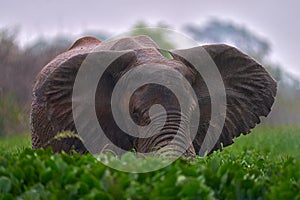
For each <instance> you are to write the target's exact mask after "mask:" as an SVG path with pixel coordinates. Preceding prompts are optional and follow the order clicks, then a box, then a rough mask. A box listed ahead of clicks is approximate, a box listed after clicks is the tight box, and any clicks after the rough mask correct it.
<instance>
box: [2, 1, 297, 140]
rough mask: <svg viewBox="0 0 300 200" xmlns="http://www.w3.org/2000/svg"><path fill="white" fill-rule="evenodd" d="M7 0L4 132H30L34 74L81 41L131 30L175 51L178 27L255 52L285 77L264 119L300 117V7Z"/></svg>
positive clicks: (287, 4) (275, 74)
mask: <svg viewBox="0 0 300 200" xmlns="http://www.w3.org/2000/svg"><path fill="white" fill-rule="evenodd" d="M182 2H183V1H171V0H165V1H157V0H155V1H147V2H146V1H137V0H127V1H117V0H110V1H96V0H92V1H80V0H72V1H71V0H64V1H58V0H51V1H44V0H27V1H16V0H10V1H2V0H0V3H1V7H0V136H1V135H7V134H15V133H23V132H28V131H29V128H28V127H29V126H28V124H29V111H30V103H31V91H32V86H33V84H34V79H35V77H36V75H37V73H38V72H39V71H40V70H41V68H42V67H43V66H44V65H45V64H46V63H47V62H49V61H50V60H51V59H53V58H54V57H55V56H56V55H58V54H59V53H61V52H62V51H64V50H66V49H67V48H68V47H69V46H70V45H71V44H72V43H73V42H74V41H75V40H76V39H77V38H79V37H82V36H85V35H92V36H95V37H97V38H99V39H101V40H105V39H107V38H110V37H112V36H114V35H117V34H120V33H122V32H126V31H130V30H131V31H132V34H139V33H140V34H149V35H151V36H153V37H155V38H156V40H159V42H165V44H168V45H169V46H168V47H170V48H172V47H176V45H175V44H174V41H170V40H169V39H168V38H165V37H164V34H163V33H161V32H155V31H154V32H146V33H145V32H137V31H134V30H132V29H133V28H143V27H147V26H159V27H165V28H170V29H175V30H177V31H179V32H181V33H183V34H186V35H187V36H189V37H191V38H193V39H194V40H196V41H197V42H198V43H199V45H201V44H207V43H209V44H210V43H227V44H230V45H233V46H236V47H238V48H239V49H241V50H242V51H244V52H246V53H248V54H250V55H251V56H252V57H254V58H255V59H256V60H258V61H259V62H260V63H262V64H263V65H264V66H265V67H266V68H267V70H268V71H269V72H270V73H271V74H272V75H273V77H274V78H275V79H276V80H277V81H278V84H279V89H278V95H277V99H276V103H275V105H274V107H273V110H272V113H271V115H270V116H269V117H268V119H267V120H264V123H265V124H269V125H283V124H291V125H298V124H299V123H298V122H300V102H299V98H300V82H299V79H300V67H299V65H298V63H297V61H298V55H299V52H300V45H299V38H298V37H299V35H300V27H299V23H298V22H297V21H298V19H300V12H299V5H300V3H299V2H297V1H296V0H294V1H291V0H286V1H276V2H275V1H271V0H260V1H258V0H252V1H248V2H246V1H239V0H228V1H217V0H212V1H196V0H193V1H184V2H183V3H182Z"/></svg>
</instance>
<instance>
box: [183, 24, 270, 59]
mask: <svg viewBox="0 0 300 200" xmlns="http://www.w3.org/2000/svg"><path fill="white" fill-rule="evenodd" d="M185 31H187V32H188V33H189V34H191V35H192V37H193V38H194V39H195V40H197V41H199V42H200V43H227V44H230V45H233V46H236V47H238V48H239V49H241V50H242V51H244V52H246V53H247V54H250V55H251V56H252V57H254V58H256V59H257V60H259V61H262V60H263V59H264V58H266V57H267V56H268V55H269V53H270V50H271V48H270V44H269V43H268V42H267V40H266V39H264V38H260V37H258V36H256V35H255V34H253V33H252V32H251V31H249V30H248V29H246V28H245V27H242V26H238V25H235V24H233V23H231V22H224V21H220V20H217V19H214V20H211V21H210V22H208V23H207V24H206V25H205V26H203V27H202V26H201V27H199V26H195V25H187V26H186V27H185Z"/></svg>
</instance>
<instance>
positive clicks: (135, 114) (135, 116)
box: [131, 112, 140, 122]
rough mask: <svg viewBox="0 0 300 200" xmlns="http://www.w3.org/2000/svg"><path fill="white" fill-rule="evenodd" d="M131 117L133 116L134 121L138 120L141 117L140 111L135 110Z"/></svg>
mask: <svg viewBox="0 0 300 200" xmlns="http://www.w3.org/2000/svg"><path fill="white" fill-rule="evenodd" d="M131 117H132V119H133V121H134V122H138V121H139V118H140V115H139V114H138V112H133V113H132V115H131Z"/></svg>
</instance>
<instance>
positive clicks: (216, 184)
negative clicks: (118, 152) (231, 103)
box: [0, 127, 300, 199]
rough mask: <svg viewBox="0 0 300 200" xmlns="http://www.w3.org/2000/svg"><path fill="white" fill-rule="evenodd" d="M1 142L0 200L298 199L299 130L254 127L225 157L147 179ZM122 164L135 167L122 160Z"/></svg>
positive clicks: (24, 143)
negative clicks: (17, 199) (58, 199)
mask: <svg viewBox="0 0 300 200" xmlns="http://www.w3.org/2000/svg"><path fill="white" fill-rule="evenodd" d="M0 141H1V142H0V152H1V154H0V199H15V198H19V199H57V198H60V199H299V198H300V193H299V191H300V156H299V155H300V154H299V141H300V128H296V127H280V128H269V127H258V128H256V129H255V130H254V131H253V133H252V134H250V135H247V136H241V137H240V138H238V139H236V142H235V144H234V145H232V146H230V147H227V148H225V149H224V151H223V152H215V153H213V154H212V155H211V156H208V157H205V158H198V159H197V160H196V161H193V162H187V161H184V160H178V161H176V162H175V163H173V164H172V165H170V166H168V167H166V168H163V169H161V170H158V171H154V172H150V173H144V174H130V173H124V172H119V171H116V170H114V169H111V168H108V167H106V166H105V165H103V164H101V163H99V162H98V161H97V160H96V159H94V157H93V156H91V155H80V154H76V153H74V154H72V155H68V154H65V153H61V154H52V152H51V150H49V149H47V150H38V151H33V150H31V149H29V147H30V137H29V136H28V135H26V136H16V137H13V138H11V137H9V138H8V137H7V138H1V140H0ZM107 158H108V160H109V162H112V161H113V162H116V159H115V158H114V157H112V156H107ZM119 162H120V163H122V162H126V163H128V166H129V167H130V165H132V166H138V164H137V162H139V161H138V160H137V159H136V158H133V157H130V156H126V155H124V156H123V157H122V158H121V160H120V161H119ZM151 162H152V164H153V163H154V162H156V161H155V160H152V161H151ZM149 164H151V163H149ZM141 167H142V165H141Z"/></svg>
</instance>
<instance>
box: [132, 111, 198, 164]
mask: <svg viewBox="0 0 300 200" xmlns="http://www.w3.org/2000/svg"><path fill="white" fill-rule="evenodd" d="M163 115H165V114H162V115H160V116H157V117H155V118H154V120H152V123H151V124H152V126H151V127H150V128H149V129H148V134H151V133H155V132H158V133H157V134H155V135H153V136H151V137H148V138H140V139H138V141H137V144H136V149H137V151H138V152H141V153H154V154H155V155H158V156H165V157H171V158H172V157H193V156H195V155H196V154H195V150H194V147H193V145H192V140H191V138H190V134H189V123H188V120H187V118H186V117H184V116H182V114H181V113H180V112H178V111H174V112H168V114H167V120H166V122H165V124H164V127H163V128H162V129H161V130H156V129H157V126H156V124H157V122H158V123H159V122H161V120H162V118H163ZM164 119H165V118H164Z"/></svg>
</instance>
